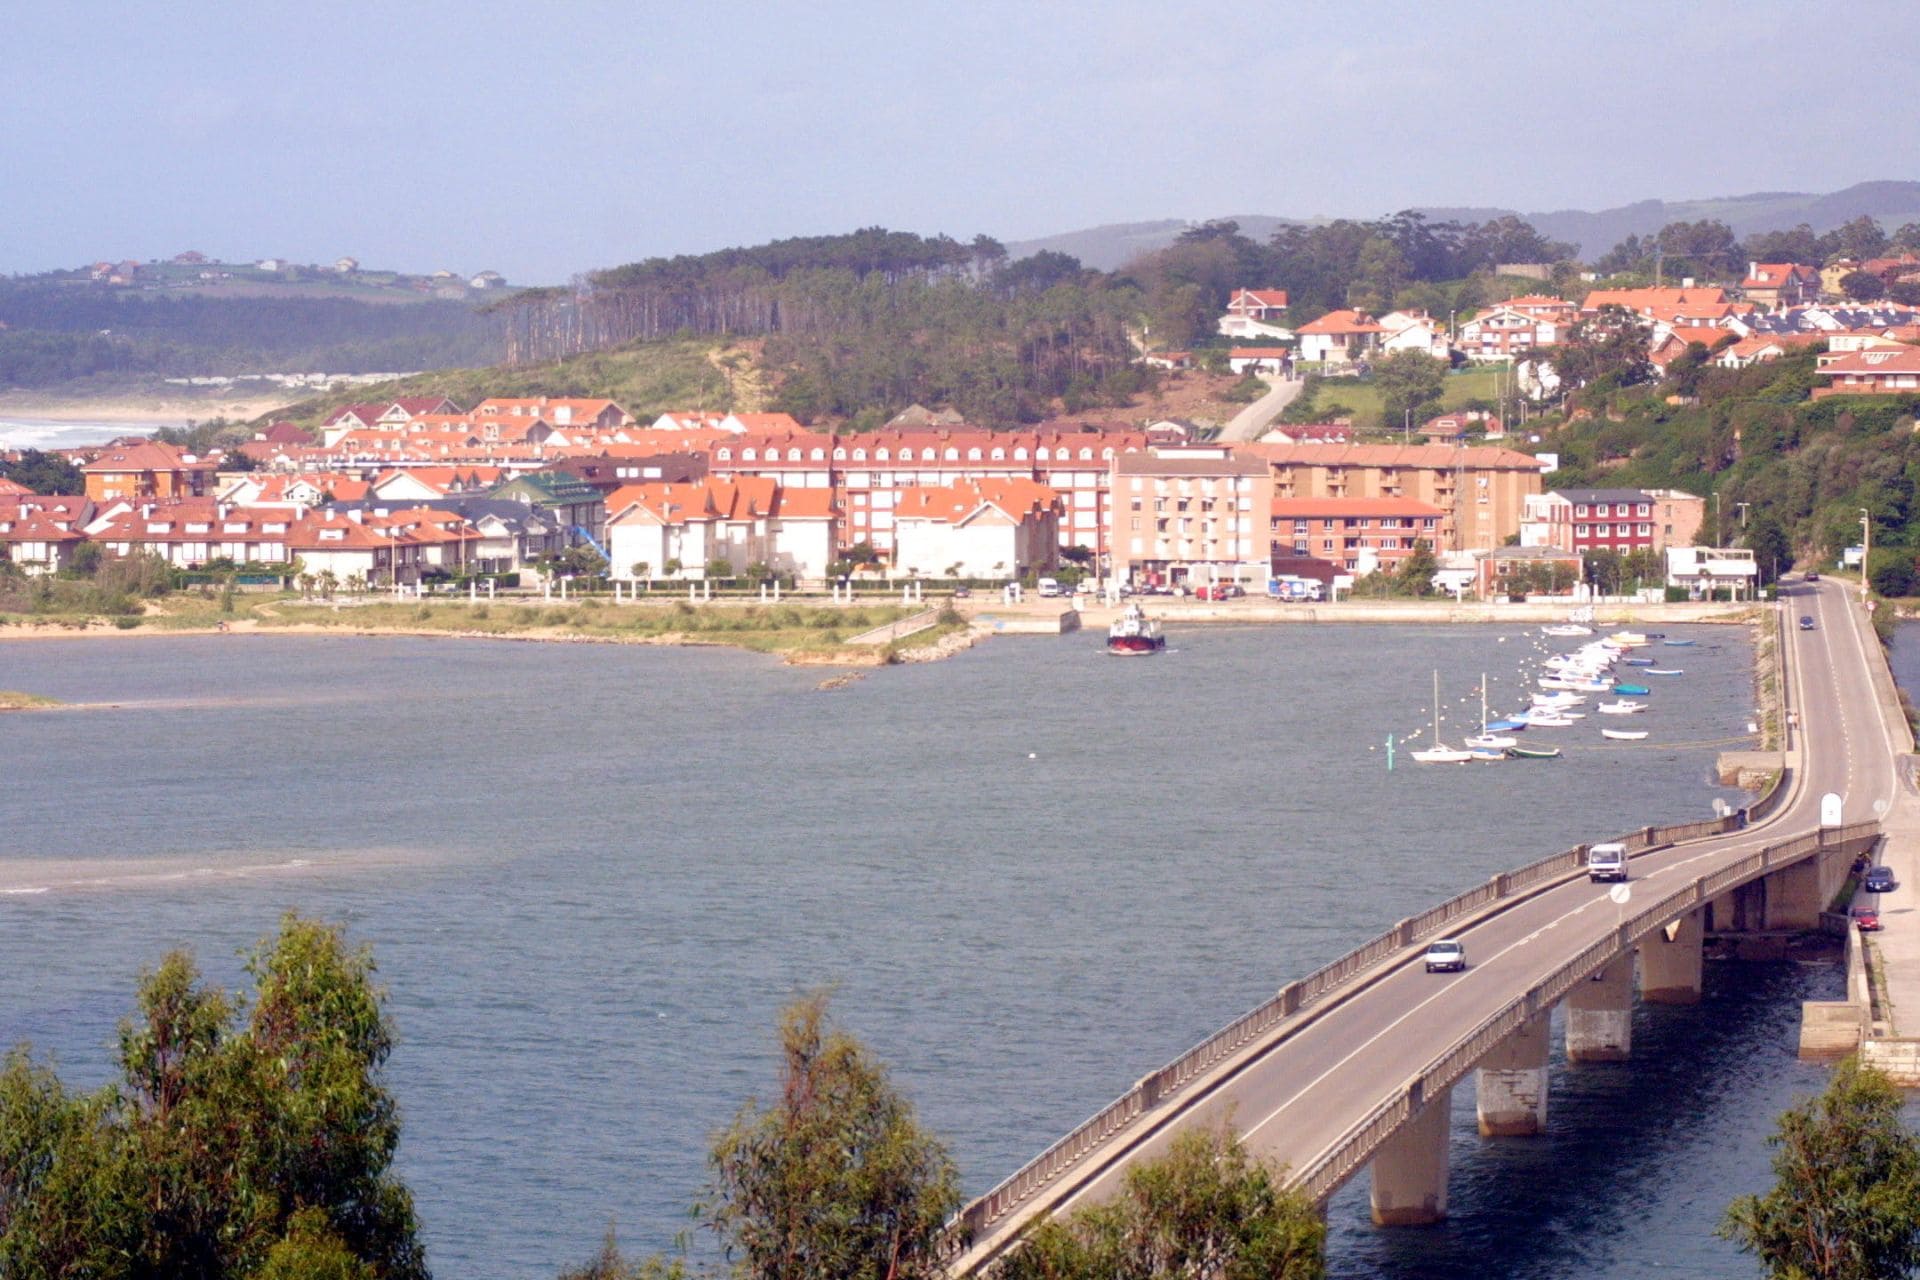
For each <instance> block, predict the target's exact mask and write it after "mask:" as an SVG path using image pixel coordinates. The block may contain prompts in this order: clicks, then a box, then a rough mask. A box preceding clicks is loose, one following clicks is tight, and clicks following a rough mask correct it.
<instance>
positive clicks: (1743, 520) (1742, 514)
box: [1733, 502, 1753, 529]
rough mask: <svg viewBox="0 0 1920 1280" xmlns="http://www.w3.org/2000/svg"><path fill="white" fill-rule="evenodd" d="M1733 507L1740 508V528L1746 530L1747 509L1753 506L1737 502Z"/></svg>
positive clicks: (1749, 503)
mask: <svg viewBox="0 0 1920 1280" xmlns="http://www.w3.org/2000/svg"><path fill="white" fill-rule="evenodd" d="M1733 505H1734V506H1736V507H1738V508H1740V527H1741V528H1742V529H1744V528H1746V527H1747V508H1748V507H1750V506H1752V505H1753V504H1752V503H1751V502H1736V503H1734V504H1733Z"/></svg>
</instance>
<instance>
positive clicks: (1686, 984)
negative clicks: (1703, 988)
mask: <svg viewBox="0 0 1920 1280" xmlns="http://www.w3.org/2000/svg"><path fill="white" fill-rule="evenodd" d="M1704 926H1705V922H1704V921H1702V919H1701V918H1700V913H1699V912H1698V911H1689V912H1688V913H1687V914H1686V915H1684V916H1681V917H1680V918H1679V919H1678V920H1675V921H1674V922H1673V923H1672V924H1670V925H1668V926H1667V927H1666V928H1665V929H1656V930H1655V931H1654V932H1652V933H1650V934H1648V935H1647V936H1646V937H1645V938H1643V939H1642V940H1641V942H1640V998H1641V999H1642V1000H1644V1001H1646V1002H1647V1003H1648V1004H1699V1003H1700V977H1701V971H1702V964H1701V952H1700V941H1701V939H1702V938H1703V937H1704V936H1705V933H1706V930H1705V927H1704Z"/></svg>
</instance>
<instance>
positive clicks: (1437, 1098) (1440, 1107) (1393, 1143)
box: [1373, 1089, 1453, 1227]
mask: <svg viewBox="0 0 1920 1280" xmlns="http://www.w3.org/2000/svg"><path fill="white" fill-rule="evenodd" d="M1452 1118H1453V1090H1452V1089H1443V1090H1441V1091H1440V1092H1438V1093H1436V1094H1434V1095H1433V1096H1432V1097H1431V1098H1428V1099H1427V1105H1426V1109H1425V1110H1423V1111H1421V1112H1420V1114H1419V1115H1417V1116H1415V1117H1414V1118H1413V1119H1412V1120H1410V1121H1408V1122H1407V1123H1406V1124H1404V1125H1401V1126H1400V1128H1399V1130H1398V1131H1397V1132H1395V1133H1394V1134H1393V1136H1392V1137H1390V1138H1388V1139H1387V1140H1386V1141H1385V1142H1383V1143H1381V1144H1380V1149H1379V1150H1378V1151H1376V1152H1375V1153H1374V1156H1373V1221H1374V1225H1375V1226H1381V1227H1424V1226H1428V1225H1430V1224H1432V1223H1435V1222H1438V1221H1440V1220H1441V1219H1442V1218H1444V1217H1446V1216H1447V1130H1448V1128H1449V1127H1450V1121H1451V1120H1452Z"/></svg>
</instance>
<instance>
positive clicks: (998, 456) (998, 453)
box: [974, 446, 1007, 462]
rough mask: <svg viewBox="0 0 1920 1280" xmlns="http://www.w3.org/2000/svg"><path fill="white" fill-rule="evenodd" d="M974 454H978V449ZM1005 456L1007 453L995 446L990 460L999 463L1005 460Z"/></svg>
mask: <svg viewBox="0 0 1920 1280" xmlns="http://www.w3.org/2000/svg"><path fill="white" fill-rule="evenodd" d="M974 452H975V453H978V452H979V450H978V449H976V450H974ZM1006 456H1007V451H1006V450H1005V449H1002V448H999V447H997V446H996V447H995V448H994V451H993V454H992V458H993V460H994V461H995V462H1001V461H1004V460H1005V459H1006Z"/></svg>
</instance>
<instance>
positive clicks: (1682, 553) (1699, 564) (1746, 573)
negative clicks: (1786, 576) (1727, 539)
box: [1667, 547, 1760, 600]
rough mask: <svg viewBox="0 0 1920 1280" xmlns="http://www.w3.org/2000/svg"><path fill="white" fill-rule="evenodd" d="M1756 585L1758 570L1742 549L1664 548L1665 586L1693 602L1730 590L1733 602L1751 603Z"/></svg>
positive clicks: (1758, 567) (1745, 550)
mask: <svg viewBox="0 0 1920 1280" xmlns="http://www.w3.org/2000/svg"><path fill="white" fill-rule="evenodd" d="M1759 581H1760V566H1759V565H1758V564H1756V563H1755V562H1754V559H1753V552H1752V551H1750V550H1748V549H1747V548H1745V547H1668V548H1667V585H1668V586H1670V587H1681V588H1684V589H1685V590H1686V591H1687V592H1688V593H1689V594H1690V595H1692V596H1693V597H1695V598H1696V599H1698V598H1701V597H1704V596H1708V595H1711V594H1712V593H1713V592H1714V591H1716V590H1721V589H1724V588H1729V587H1730V588H1732V590H1733V595H1734V599H1736V600H1740V599H1746V600H1751V599H1753V597H1754V588H1755V587H1756V586H1757V585H1758V583H1759Z"/></svg>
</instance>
